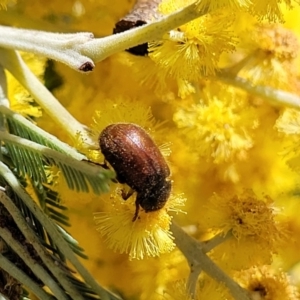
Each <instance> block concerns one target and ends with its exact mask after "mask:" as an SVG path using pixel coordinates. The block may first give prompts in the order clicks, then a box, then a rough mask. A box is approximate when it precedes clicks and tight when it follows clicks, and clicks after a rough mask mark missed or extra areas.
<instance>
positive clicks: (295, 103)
mask: <svg viewBox="0 0 300 300" xmlns="http://www.w3.org/2000/svg"><path fill="white" fill-rule="evenodd" d="M217 78H218V79H219V80H220V81H222V82H225V83H227V84H230V85H232V86H235V87H238V88H241V89H242V90H245V91H247V92H249V93H251V95H256V96H259V97H262V98H264V99H266V100H267V101H269V102H270V103H271V104H273V105H281V106H284V107H292V108H296V109H300V97H299V96H297V95H295V94H292V93H289V92H285V91H282V90H278V89H275V88H272V87H269V86H262V85H253V84H252V83H251V82H250V81H248V80H247V79H244V78H241V77H239V76H236V75H234V74H231V73H230V72H226V71H223V72H220V73H219V74H217Z"/></svg>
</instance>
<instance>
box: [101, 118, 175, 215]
mask: <svg viewBox="0 0 300 300" xmlns="http://www.w3.org/2000/svg"><path fill="white" fill-rule="evenodd" d="M99 143H100V148H101V152H102V153H103V155H104V158H105V160H106V161H108V162H109V163H110V165H111V166H112V167H113V168H114V170H115V172H116V174H117V179H118V181H119V182H120V183H126V184H127V185H128V186H129V187H130V188H131V189H132V190H133V191H136V192H137V196H136V202H135V204H136V211H135V214H134V217H133V221H135V220H136V218H137V217H138V212H139V206H141V207H142V208H143V209H144V210H145V212H150V211H156V210H159V209H161V208H162V207H163V206H164V205H165V203H166V201H167V200H168V198H169V195H170V192H171V186H172V185H171V181H170V180H169V178H168V177H169V176H170V169H169V167H168V165H167V163H166V161H165V159H164V157H163V155H162V154H161V152H160V151H159V149H158V147H157V146H156V145H155V143H154V142H153V140H152V139H151V137H150V136H149V135H148V134H147V132H146V131H145V130H144V129H142V128H141V127H140V126H138V125H135V124H131V123H117V124H112V125H109V126H107V127H106V128H105V129H104V130H103V131H102V132H101V134H100V137H99ZM132 193H133V192H132ZM132 193H130V194H129V195H127V196H125V195H123V199H124V200H126V199H127V198H129V196H130V195H132Z"/></svg>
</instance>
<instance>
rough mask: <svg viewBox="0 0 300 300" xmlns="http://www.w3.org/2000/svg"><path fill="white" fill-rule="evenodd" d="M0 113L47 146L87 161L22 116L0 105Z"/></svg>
mask: <svg viewBox="0 0 300 300" xmlns="http://www.w3.org/2000/svg"><path fill="white" fill-rule="evenodd" d="M0 113H2V114H3V115H4V116H5V117H6V118H7V119H10V120H12V121H13V122H16V123H17V124H18V125H19V126H21V127H26V129H27V130H28V131H32V132H33V133H34V134H36V135H38V136H40V137H42V139H43V140H45V141H46V144H47V145H48V144H49V145H51V144H52V145H55V147H56V148H59V151H60V152H64V153H66V154H68V156H72V157H73V158H74V159H77V160H84V159H87V158H86V156H84V155H82V154H80V153H79V152H77V151H76V150H75V149H74V148H73V147H71V146H69V145H68V144H66V143H64V142H62V141H60V140H59V139H58V138H57V137H55V136H53V135H52V134H50V133H49V132H47V131H45V130H43V129H41V128H39V127H37V126H36V125H35V124H33V123H32V122H30V121H29V120H27V119H26V118H24V117H23V116H21V115H19V114H18V113H16V112H14V111H12V110H10V109H9V108H7V107H5V106H3V105H0ZM49 147H50V146H49ZM50 148H51V147H50Z"/></svg>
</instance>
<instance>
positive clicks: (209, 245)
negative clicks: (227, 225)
mask: <svg viewBox="0 0 300 300" xmlns="http://www.w3.org/2000/svg"><path fill="white" fill-rule="evenodd" d="M231 237H232V232H231V230H230V231H228V232H227V233H226V234H224V233H219V234H217V235H216V236H214V237H213V238H212V239H210V240H208V241H205V242H198V243H201V247H202V250H203V252H204V253H207V252H209V251H210V250H212V249H213V248H215V247H217V246H218V245H220V244H222V243H224V242H225V241H226V240H228V239H229V238H231Z"/></svg>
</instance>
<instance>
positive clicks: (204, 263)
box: [171, 222, 251, 300]
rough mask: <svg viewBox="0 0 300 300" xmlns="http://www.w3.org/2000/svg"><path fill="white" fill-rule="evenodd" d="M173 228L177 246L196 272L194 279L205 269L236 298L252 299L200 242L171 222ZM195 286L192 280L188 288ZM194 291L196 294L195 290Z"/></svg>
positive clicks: (241, 299) (240, 299) (238, 299)
mask: <svg viewBox="0 0 300 300" xmlns="http://www.w3.org/2000/svg"><path fill="white" fill-rule="evenodd" d="M171 230H172V232H173V235H174V237H175V243H176V245H177V247H178V248H179V250H180V251H181V252H182V253H183V254H184V256H185V257H186V259H187V261H188V263H189V266H190V268H191V272H195V274H194V275H195V276H194V275H193V276H191V278H192V279H193V280H195V278H198V276H197V275H199V274H200V272H201V270H203V271H204V272H205V273H206V274H207V275H209V276H210V277H212V278H214V279H215V280H217V281H218V282H223V283H224V284H225V286H227V288H228V289H229V290H230V292H231V294H232V296H233V297H234V298H235V299H236V300H251V298H250V296H249V295H248V294H247V292H246V290H244V289H243V288H241V287H240V286H239V285H238V284H237V283H236V282H235V281H234V280H233V279H232V278H230V277H229V276H228V275H227V274H226V273H224V272H223V271H222V270H221V269H220V268H219V267H218V266H217V265H216V264H215V263H214V262H213V261H212V260H211V259H210V258H209V257H208V256H207V255H206V254H205V253H204V251H203V249H202V247H201V246H200V245H201V244H199V243H198V241H197V240H195V239H194V238H192V237H190V236H189V235H188V234H187V233H185V232H184V231H183V230H182V229H181V227H179V226H178V225H176V224H175V223H174V222H172V224H171ZM195 286H196V285H195V284H194V283H192V282H189V283H188V284H187V287H188V288H189V287H195ZM189 292H191V291H189ZM192 293H193V294H194V293H195V291H194V292H192Z"/></svg>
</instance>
